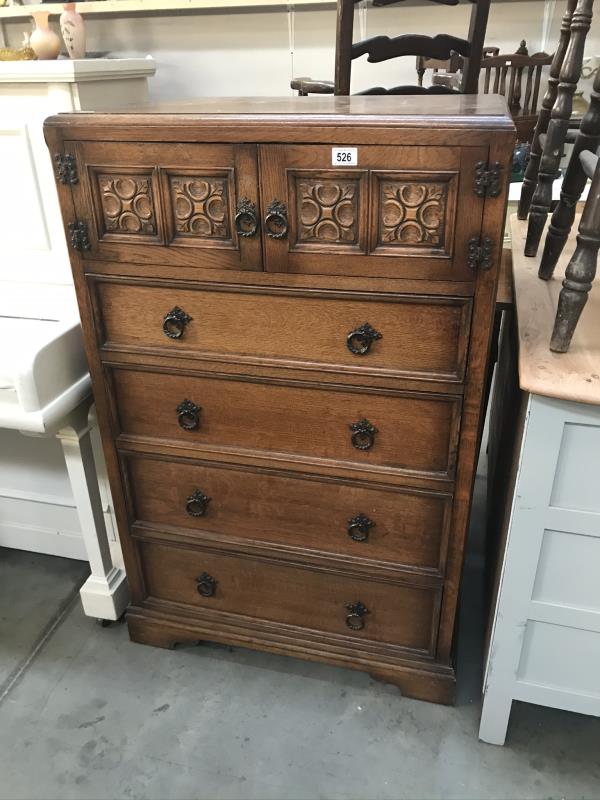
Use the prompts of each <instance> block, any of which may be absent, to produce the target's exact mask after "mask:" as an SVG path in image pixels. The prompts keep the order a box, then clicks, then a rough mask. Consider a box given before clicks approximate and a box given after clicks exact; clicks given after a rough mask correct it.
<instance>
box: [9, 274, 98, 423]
mask: <svg viewBox="0 0 600 800" xmlns="http://www.w3.org/2000/svg"><path fill="white" fill-rule="evenodd" d="M90 392H91V383H90V377H89V374H88V368H87V363H86V359H85V353H84V350H83V340H82V335H81V327H80V323H79V314H78V311H77V303H76V300H75V294H74V291H73V289H72V287H70V286H49V285H47V284H46V285H44V286H43V290H42V291H40V287H38V286H36V285H35V284H24V283H13V282H0V428H15V429H17V430H21V431H24V432H30V433H46V432H49V431H52V429H53V428H54V427H55V426H56V425H57V424H58V423H59V422H60V420H61V419H62V418H64V416H65V415H66V414H67V413H68V412H69V411H71V410H72V409H73V408H75V406H77V405H78V404H79V403H80V402H81V401H82V400H83V399H84V398H85V397H86V396H87V395H88V394H90Z"/></svg>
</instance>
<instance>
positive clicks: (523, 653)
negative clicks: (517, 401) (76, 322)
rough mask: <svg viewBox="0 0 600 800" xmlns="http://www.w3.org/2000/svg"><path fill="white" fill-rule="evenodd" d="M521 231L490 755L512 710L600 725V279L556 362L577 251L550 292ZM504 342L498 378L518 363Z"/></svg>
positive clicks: (492, 656)
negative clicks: (515, 706)
mask: <svg viewBox="0 0 600 800" xmlns="http://www.w3.org/2000/svg"><path fill="white" fill-rule="evenodd" d="M576 229H577V225H575V226H574V230H576ZM525 230H526V223H520V222H518V221H517V220H516V219H513V221H512V239H513V265H514V275H515V298H516V305H517V320H518V342H519V352H518V365H519V381H520V387H521V391H522V395H521V402H522V432H521V433H520V435H519V436H518V437H517V442H516V449H515V451H514V470H513V473H514V474H513V481H514V489H513V490H512V493H509V506H508V514H507V520H506V525H505V527H504V537H505V542H504V547H503V557H502V559H501V573H500V580H499V585H498V592H497V598H496V604H495V613H494V617H493V623H492V627H491V636H490V641H489V647H488V657H487V664H486V674H485V682H484V696H483V711H482V716H481V727H480V730H479V737H480V738H481V739H482V740H483V741H485V742H490V743H492V744H504V740H505V736H506V731H507V726H508V722H509V715H510V711H511V705H512V701H513V700H521V701H525V702H528V703H536V704H539V705H545V706H552V707H554V708H562V709H566V710H569V711H575V712H578V713H581V714H591V715H595V716H600V280H596V282H595V285H594V286H593V288H592V291H591V294H590V300H589V303H588V305H587V307H586V308H585V309H584V312H583V315H582V317H581V320H580V322H579V326H578V328H577V330H576V332H575V335H574V337H573V343H572V345H571V350H570V352H569V353H568V354H562V355H559V354H555V353H551V352H550V350H549V349H548V343H549V341H550V333H551V331H552V325H553V322H554V312H555V308H556V298H557V295H558V292H559V291H560V286H561V278H562V271H563V270H564V266H565V262H566V261H567V260H568V258H569V256H570V255H571V253H572V250H573V247H572V242H571V245H570V246H569V247H568V248H566V252H565V253H564V254H563V258H562V260H561V263H560V264H559V269H558V270H557V274H556V277H555V279H554V280H553V281H551V282H550V283H543V282H542V281H540V280H539V279H538V278H537V269H538V259H525V258H524V257H523V256H521V255H520V253H522V245H523V236H524V233H525ZM508 333H509V332H508V331H507V330H506V329H505V330H504V334H505V336H504V337H503V341H502V343H501V348H500V361H499V368H498V372H499V373H500V374H502V370H503V360H504V359H507V358H510V357H511V355H512V353H511V352H510V351H508V352H507V347H506V345H507V340H508ZM497 374H498V373H497ZM497 398H498V400H499V402H505V401H506V397H502V396H501V393H498V395H497ZM492 414H494V409H492ZM510 424H511V420H510V418H509V425H510ZM512 424H514V418H513V419H512ZM490 488H491V490H492V491H495V490H497V489H498V486H497V485H495V486H494V485H492V486H491V487H490Z"/></svg>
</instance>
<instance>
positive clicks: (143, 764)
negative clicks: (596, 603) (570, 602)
mask: <svg viewBox="0 0 600 800" xmlns="http://www.w3.org/2000/svg"><path fill="white" fill-rule="evenodd" d="M473 563H475V564H476V563H477V559H476V558H475V559H474V561H473ZM84 574H85V571H84V565H82V564H80V563H77V562H68V561H65V560H62V559H57V558H52V557H48V556H32V555H31V554H28V553H18V552H14V551H0V608H1V609H2V611H1V615H0V616H1V624H0V637H1V639H0V655H1V657H2V659H3V661H0V798H6V799H7V800H8V798H10V799H11V800H16V798H48V799H51V798H64V799H65V800H67V799H68V798H86V800H87V798H102V799H104V798H148V799H150V798H159V799H160V800H166V799H167V798H168V799H169V800H171V798H172V799H173V800H175V799H176V798H182V799H184V800H185V799H187V798H197V799H198V800H201V799H203V798H206V799H207V800H217V798H248V800H255V799H256V800H267V799H270V798H272V799H273V800H283V799H284V798H286V799H287V798H299V799H303V798H311V799H312V798H331V800H337V799H338V798H340V799H342V798H343V800H350V799H351V798H357V800H367V799H368V798H381V800H384V799H385V798H394V799H395V798H445V799H448V800H449V799H450V798H462V799H465V800H466V799H467V798H478V799H480V798H481V799H483V798H586V799H587V800H592V799H593V798H599V797H600V719H595V718H589V717H584V716H580V715H576V714H570V713H567V712H561V711H555V710H551V709H546V708H541V707H536V706H531V705H526V704H521V703H515V704H514V707H513V713H512V717H511V724H510V729H509V736H508V740H507V745H506V746H505V747H504V748H499V747H493V746H491V745H485V744H482V743H480V742H478V740H477V730H478V723H479V713H480V687H481V660H482V655H481V650H482V639H481V630H482V618H481V572H480V570H478V569H476V568H474V567H471V568H469V569H468V570H467V572H466V575H465V582H464V592H463V597H464V602H463V608H462V611H461V631H462V635H461V638H460V647H459V665H458V666H459V692H458V702H457V705H456V706H455V707H453V708H446V707H443V706H436V705H432V704H429V703H424V702H419V701H416V700H409V699H405V698H402V697H401V695H400V693H399V692H398V690H397V689H396V688H394V687H392V686H389V685H386V684H382V683H377V682H375V681H373V680H372V679H371V678H369V677H368V676H367V675H365V674H362V673H358V672H353V671H351V670H344V669H338V668H333V667H328V666H325V665H322V664H311V663H307V662H302V661H298V660H295V659H291V658H285V657H280V656H273V655H267V654H263V653H257V652H252V651H249V650H244V649H241V648H228V647H221V646H216V645H202V646H200V647H189V648H181V649H178V650H175V651H166V650H159V649H154V648H148V647H144V646H142V645H135V644H132V643H130V642H129V640H128V637H127V629H126V626H125V625H122V624H115V625H113V626H112V627H110V628H100V627H99V626H97V625H96V624H95V622H94V621H93V620H90V619H87V618H86V617H84V616H83V614H82V611H81V607H80V604H79V600H78V598H77V597H76V596H74V595H73V591H74V588H75V587H76V586H77V585H79V583H81V582H82V581H83V579H84ZM57 587H58V588H57ZM32 653H33V656H32V655H31V654H32Z"/></svg>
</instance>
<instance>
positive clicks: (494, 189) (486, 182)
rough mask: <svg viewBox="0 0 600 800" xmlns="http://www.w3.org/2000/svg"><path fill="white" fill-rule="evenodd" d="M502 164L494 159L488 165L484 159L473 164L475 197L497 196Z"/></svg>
mask: <svg viewBox="0 0 600 800" xmlns="http://www.w3.org/2000/svg"><path fill="white" fill-rule="evenodd" d="M501 172H502V164H501V163H500V162H499V161H496V162H495V163H493V164H490V165H488V164H487V163H486V162H485V161H478V162H477V164H475V194H476V195H477V197H498V195H499V194H500V173H501Z"/></svg>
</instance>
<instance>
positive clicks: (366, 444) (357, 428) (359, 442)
mask: <svg viewBox="0 0 600 800" xmlns="http://www.w3.org/2000/svg"><path fill="white" fill-rule="evenodd" d="M350 430H351V431H352V447H356V449H357V450H369V449H370V448H371V447H373V445H374V444H375V434H376V433H377V428H376V427H375V426H374V425H371V423H370V422H369V420H368V419H360V420H359V421H358V422H353V423H352V425H350Z"/></svg>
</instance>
